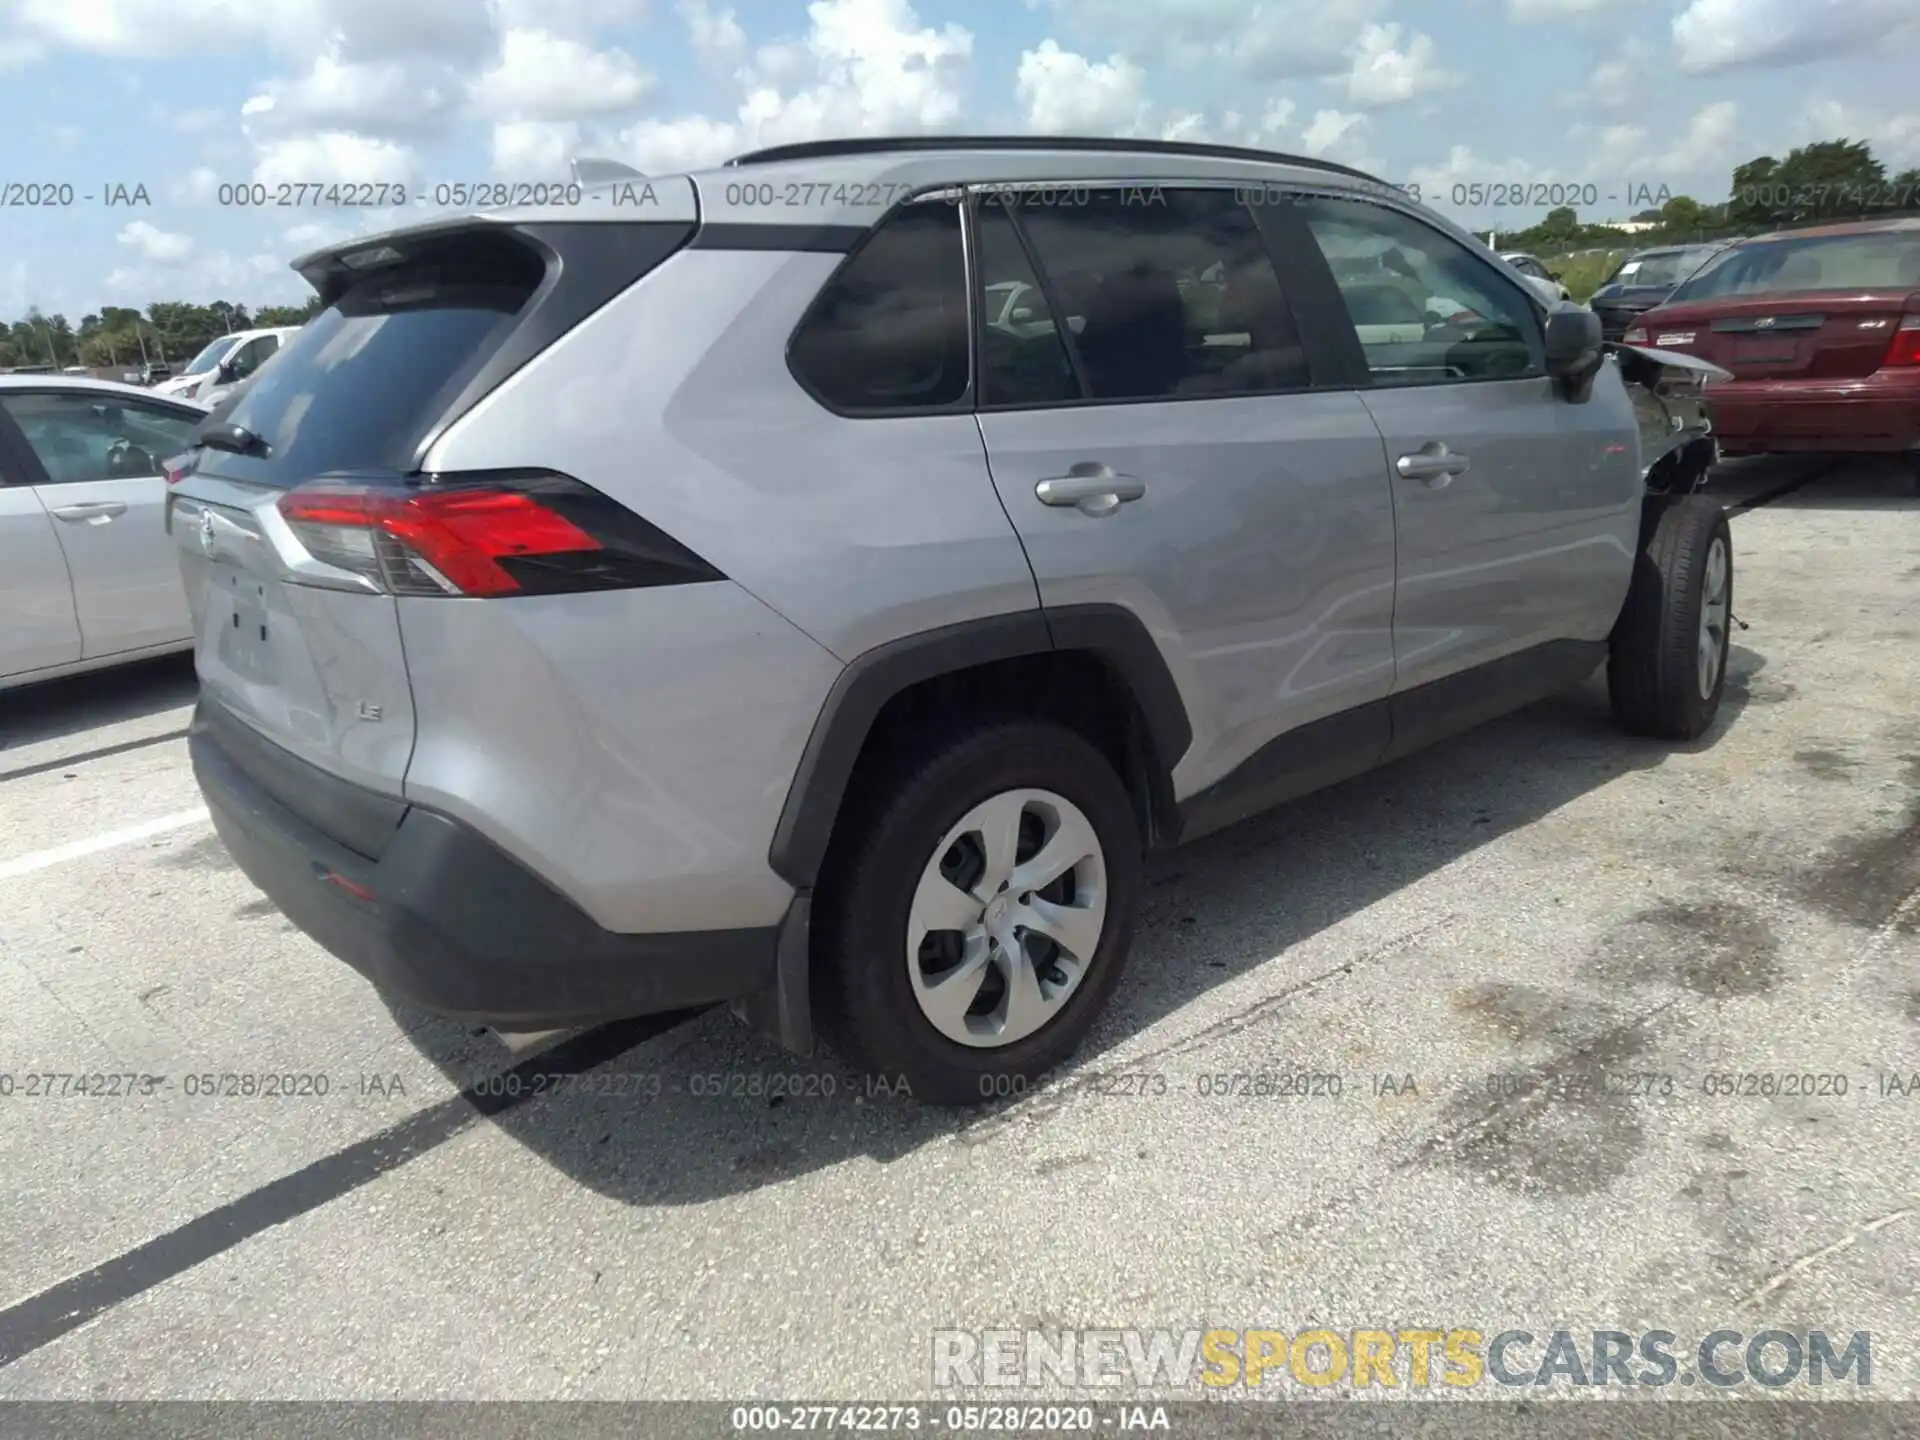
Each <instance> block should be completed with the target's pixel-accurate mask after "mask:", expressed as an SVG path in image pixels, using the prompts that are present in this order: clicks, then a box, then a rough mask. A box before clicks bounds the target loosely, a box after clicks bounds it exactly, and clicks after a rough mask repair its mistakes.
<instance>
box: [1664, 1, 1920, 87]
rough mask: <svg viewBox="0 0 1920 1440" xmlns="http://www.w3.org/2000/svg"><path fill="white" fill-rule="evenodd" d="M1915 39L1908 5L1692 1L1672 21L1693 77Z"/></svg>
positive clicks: (1918, 20) (1916, 10) (1912, 7)
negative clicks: (1694, 75)
mask: <svg viewBox="0 0 1920 1440" xmlns="http://www.w3.org/2000/svg"><path fill="white" fill-rule="evenodd" d="M1916 37H1920V5H1916V4H1915V3H1914V0H1692V3H1690V4H1689V5H1688V6H1687V8H1686V9H1685V10H1683V11H1682V12H1681V13H1680V14H1678V15H1676V16H1674V18H1673V43H1674V50H1675V53H1676V56H1677V58H1678V61H1679V64H1680V68H1681V69H1682V70H1684V71H1688V72H1690V73H1692V74H1706V73H1710V72H1713V71H1717V70H1733V69H1740V68H1746V67H1759V66H1790V65H1802V64H1806V63H1807V62H1809V61H1813V60H1826V59H1831V58H1832V57H1834V56H1836V55H1847V54H1852V53H1855V52H1859V51H1866V50H1872V49H1881V48H1884V47H1886V46H1888V45H1890V44H1893V43H1896V42H1899V43H1910V42H1911V41H1913V40H1914V39H1915V38H1916Z"/></svg>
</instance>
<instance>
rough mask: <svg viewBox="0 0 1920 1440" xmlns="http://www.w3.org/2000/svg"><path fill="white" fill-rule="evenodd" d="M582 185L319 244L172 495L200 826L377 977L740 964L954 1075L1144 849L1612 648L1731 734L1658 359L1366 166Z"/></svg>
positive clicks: (955, 155) (571, 992) (1722, 615)
mask: <svg viewBox="0 0 1920 1440" xmlns="http://www.w3.org/2000/svg"><path fill="white" fill-rule="evenodd" d="M592 177H593V181H594V183H593V184H592V185H590V186H588V187H587V189H586V191H585V193H584V195H583V198H582V203H581V204H579V205H577V206H568V207H563V208H549V209H534V210H514V211H502V212H496V213H488V214H482V215H472V216H460V217H456V218H451V219H445V220H438V221H434V222H432V223H428V224H423V225H419V226H416V227H413V228H409V229H405V230H399V231H395V232H393V233H391V234H387V235H384V236H377V237H371V238H368V237H361V238H357V239H354V240H351V241H347V242H343V243H342V244H340V245H338V246H336V247H334V248H331V249H328V250H325V251H322V252H319V253H316V254H313V255H310V256H307V257H305V258H304V259H302V260H300V261H298V262H297V263H296V268H297V269H298V270H299V271H300V273H301V274H302V275H304V276H305V277H306V278H307V279H308V280H309V281H310V282H311V283H312V284H313V286H314V287H315V288H316V289H317V290H318V292H319V294H320V296H321V298H322V300H323V302H324V307H325V308H324V309H322V310H321V312H320V313H319V315H318V316H317V317H316V318H315V319H314V320H312V321H311V322H310V323H309V324H307V325H306V326H305V327H304V328H303V329H302V330H301V331H300V332H299V334H298V335H297V336H295V337H294V338H293V339H292V340H291V341H290V342H289V344H288V345H287V346H286V347H285V348H284V349H283V350H282V352H281V354H280V356H279V357H278V358H277V359H276V361H275V363H274V364H273V365H272V366H270V367H267V368H265V369H263V370H262V371H261V372H260V374H259V376H258V377H257V379H256V380H255V382H254V383H253V384H252V385H251V386H250V387H249V388H248V389H247V391H246V392H245V393H244V394H243V395H241V396H239V397H238V398H237V400H236V401H235V402H233V403H231V404H230V405H229V406H227V407H223V408H222V410H221V411H219V412H217V413H216V414H215V415H214V416H212V417H210V418H209V420H208V421H207V422H206V424H205V426H204V427H203V430H202V432H201V434H200V436H199V439H200V441H201V445H200V448H199V449H198V451H197V452H196V458H195V460H194V461H193V463H192V464H191V465H189V466H187V467H185V468H184V473H182V474H180V475H179V476H178V478H176V479H175V482H174V483H173V485H172V487H171V494H170V508H169V524H170V529H171V531H172V534H173V535H174V537H175V541H176V544H177V547H178V550H179V552H180V555H181V559H182V565H183V568H184V571H185V575H186V579H187V582H188V588H189V592H190V599H191V603H192V607H193V611H194V616H195V622H196V627H197V663H198V670H199V674H200V678H201V683H202V689H201V700H200V703H199V708H198V712H197V714H196V717H195V720H194V723H193V728H192V736H191V749H192V755H193V761H194V766H195V769H196V773H197V775H198V778H199V783H200V785H201V787H202V789H203V790H204V792H205V795H206V799H207V803H208V805H209V806H210V807H211V810H212V814H213V818H214V823H215V825H216V826H217V828H218V831H219V834H220V836H221V838H222V840H223V841H224V842H225V844H226V846H227V848H228V849H229V850H230V851H231V853H232V855H233V857H234V859H235V860H236V862H237V863H238V864H239V866H240V867H241V869H242V870H243V871H244V872H245V873H246V874H247V875H248V876H249V877H250V878H251V880H252V881H253V882H254V883H255V884H256V885H258V886H259V887H260V889H261V890H263V891H264V892H266V894H267V895H268V896H270V897H271V898H272V900H273V901H274V902H275V903H277V904H278V905H279V907H280V908H281V910H282V911H283V912H284V913H285V914H286V915H287V916H288V917H289V918H290V919H291V920H292V921H293V922H294V923H295V924H297V925H298V926H299V927H301V928H302V929H303V930H305V931H306V932H307V933H308V934H309V935H311V936H313V937H314V938H315V939H316V940H317V941H319V943H320V944H321V945H322V946H324V947H325V948H327V949H328V950H330V951H332V952H333V953H334V954H335V955H337V956H339V957H340V958H342V959H344V960H345V961H346V962H347V963H349V964H351V965H352V966H354V967H355V968H356V969H357V970H359V971H360V972H361V973H362V974H364V975H365V976H366V977H367V978H368V979H369V980H371V981H372V983H373V984H374V985H376V986H378V987H380V988H381V989H382V990H384V991H386V992H388V993H390V994H391V995H393V996H395V997H397V998H398V999H401V1000H404V1001H407V1002H410V1003H412V1004H415V1005H418V1006H420V1007H424V1008H426V1009H429V1010H432V1011H436V1012H439V1013H443V1014H447V1015H451V1016H457V1017H462V1018H464V1019H468V1020H472V1021H476V1022H483V1023H487V1024H491V1025H494V1026H496V1027H499V1028H501V1029H503V1030H510V1031H511V1030H517V1031H527V1030H535V1029H547V1028H562V1027H572V1026H577V1025H583V1024H588V1023H593V1022H597V1021H602V1020H607V1019H613V1018H617V1017H623V1016H631V1015H637V1014H642V1013H648V1012H656V1011H665V1010H677V1009H680V1008H682V1007H690V1006H696V1005H706V1004H715V1003H721V1002H732V1003H733V1005H734V1007H735V1009H736V1012H737V1013H738V1014H740V1015H741V1016H742V1017H743V1018H745V1019H747V1020H748V1021H749V1022H751V1023H754V1024H756V1025H759V1026H761V1027H763V1028H764V1029H765V1030H767V1031H768V1032H770V1033H771V1034H772V1035H774V1036H775V1037H777V1038H778V1039H779V1040H780V1041H781V1042H783V1043H784V1044H786V1045H788V1046H789V1047H791V1048H793V1049H795V1050H797V1051H800V1052H802V1053H805V1052H808V1051H810V1050H811V1048H812V1046H813V1045H814V1043H815V1042H814V1036H815V1033H816V1027H817V1029H818V1031H819V1033H820V1034H821V1035H822V1036H823V1037H824V1038H825V1039H826V1040H827V1041H828V1042H829V1043H830V1044H832V1045H833V1046H834V1047H835V1048H836V1049H837V1050H839V1051H840V1052H841V1053H842V1054H844V1055H845V1056H846V1057H848V1058H849V1059H850V1060H852V1061H853V1062H855V1063H856V1064H858V1065H860V1066H864V1067H867V1068H869V1069H871V1070H874V1071H878V1072H881V1073H885V1074H888V1075H890V1076H898V1077H902V1078H904V1079H905V1081H906V1082H907V1083H908V1084H909V1085H910V1086H911V1089H912V1091H913V1093H914V1094H915V1095H916V1096H917V1097H919V1098H920V1099H922V1100H930V1101H933V1102H936V1103H963V1102H969V1101H977V1100H979V1099H980V1098H981V1097H982V1096H983V1095H984V1094H988V1093H992V1091H993V1090H994V1088H995V1082H997V1081H999V1080H1000V1079H1001V1077H1005V1076H1025V1075H1032V1074H1034V1073H1036V1072H1039V1071H1043V1070H1046V1069H1048V1068H1050V1067H1052V1066H1055V1065H1057V1064H1058V1063H1059V1062H1060V1061H1061V1060H1062V1059H1063V1058H1064V1057H1065V1056H1066V1055H1067V1054H1068V1053H1069V1052H1070V1051H1071V1050H1072V1049H1073V1047H1074V1046H1075V1044H1076V1042H1077V1041H1078V1040H1079V1039H1080V1037H1081V1036H1082V1035H1083V1034H1084V1033H1085V1031H1086V1030H1087V1028H1088V1026H1089V1024H1090V1023H1091V1022H1092V1020H1093V1018H1094V1016H1095V1015H1096V1014H1097V1013H1098V1012H1099V1010H1100V1008H1101V1007H1102V1005H1104V1004H1105V1003H1106V1002H1107V1000H1108V998H1109V997H1110V996H1111V995H1112V994H1113V991H1114V987H1115V985H1116V983H1117V982H1118V981H1119V978H1120V975H1121V967H1122V964H1123V962H1124V961H1125V959H1126V956H1127V950H1128V944H1129V938H1130V933H1131V930H1132V927H1133V923H1134V916H1135V911H1136V908H1137V905H1138V902H1139V898H1140V892H1141V886H1142V865H1143V854H1144V852H1145V851H1147V850H1148V849H1150V848H1154V847H1162V846H1168V845H1172V844H1175V843H1176V842H1182V841H1186V840H1190V839H1192V838H1193V837H1196V836H1199V835H1202V834H1205V833H1207V832H1208V831H1211V830H1215V829H1218V828H1219V827H1221V826H1225V825H1229V824H1232V823H1234V822H1236V821H1238V820H1241V819H1243V818H1245V817H1247V816H1250V815H1252V814H1254V813H1255V812H1257V811H1259V810H1262V809H1264V808H1266V807H1268V806H1271V805H1274V804H1276V803H1278V802H1280V801H1283V800H1286V799H1287V798H1289V797H1291V796H1296V795H1299V794H1301V793H1303V792H1305V791H1308V790H1311V789H1313V788H1315V787H1318V786H1323V785H1327V784H1330V783H1332V782H1335V781H1338V780H1340V779H1342V778H1343V777H1347V776H1352V775H1355V774H1357V773H1359V772H1361V771H1364V770H1366V769H1368V768H1370V767H1372V766H1376V765H1379V764H1381V763H1382V762H1384V761H1388V760H1391V759H1393V758H1395V757H1397V756H1400V755H1404V754H1406V753H1407V752H1409V751H1411V750H1413V749H1415V748H1417V747H1419V746H1423V745H1426V744H1428V743H1430V742H1432V741H1435V740H1437V739H1439V738H1441V737H1443V736H1446V735H1448V734H1450V733H1453V732H1455V731H1458V730H1461V729H1463V728H1465V727H1467V726H1470V725H1473V724H1475V723H1478V722H1481V721H1484V720H1487V719H1489V718H1491V717H1493V716H1496V715H1499V714H1501V713H1503V712H1506V711H1509V710H1512V709H1514V708H1515V707H1518V706H1521V705H1524V704H1527V703H1528V702H1530V701H1533V700H1536V699H1539V698H1541V697H1543V696H1545V695H1547V694H1549V693H1551V692H1553V691H1556V690H1559V689H1561V688H1563V687H1566V686H1570V685H1573V684H1576V683H1578V682H1581V681H1582V680H1584V679H1585V678H1587V677H1588V676H1589V675H1590V674H1591V673H1592V672H1593V671H1594V670H1595V669H1596V667H1597V666H1599V665H1601V664H1603V663H1604V664H1605V665H1606V666H1607V673H1608V677H1609V681H1610V684H1611V693H1612V698H1613V705H1614V708H1615V710H1616V712H1617V715H1618V718H1619V719H1620V721H1621V722H1622V723H1623V724H1624V725H1625V726H1627V727H1628V728H1629V729H1631V730H1633V731H1636V732H1640V733H1643V734H1646V735H1650V736H1656V737H1666V738H1668V739H1672V740H1691V739H1694V738H1696V737H1699V736H1700V735H1701V734H1702V733H1703V732H1704V731H1706V730H1707V728H1708V726H1709V725H1710V723H1711V722H1712V720H1713V718H1714V714H1715V710H1716V708H1717V706H1718V704H1719V701H1720V697H1721V691H1722V687H1723V685H1724V683H1725V674H1726V656H1727V626H1728V621H1729V618H1730V617H1729V606H1730V604H1731V600H1732V575H1733V568H1732V555H1731V541H1730V538H1729V532H1728V528H1727V522H1726V519H1725V516H1724V514H1723V512H1722V509H1721V507H1720V506H1719V505H1718V504H1716V503H1714V502H1713V501H1711V500H1709V499H1707V498H1705V497H1703V496H1701V495H1698V494H1696V493H1693V491H1694V490H1695V489H1696V487H1697V485H1698V483H1699V478H1700V475H1701V474H1702V473H1704V464H1698V463H1693V462H1692V461H1688V462H1687V463H1686V464H1679V463H1678V462H1676V461H1673V460H1672V458H1671V456H1670V455H1669V454H1668V451H1670V450H1671V451H1672V453H1673V454H1674V455H1679V454H1682V452H1684V453H1685V454H1687V455H1696V456H1697V454H1698V453H1699V452H1698V450H1697V446H1698V444H1700V443H1705V444H1707V446H1708V449H1709V450H1710V448H1711V446H1710V442H1705V441H1701V440H1700V437H1699V436H1698V435H1681V436H1679V437H1678V438H1677V439H1676V440H1675V442H1674V444H1677V445H1679V446H1680V448H1679V449H1677V450H1676V449H1674V448H1673V445H1669V443H1668V441H1667V440H1666V439H1662V438H1660V437H1661V436H1662V435H1663V433H1664V432H1662V431H1661V429H1660V427H1661V426H1663V425H1665V424H1666V423H1667V415H1668V413H1669V412H1668V410H1666V409H1663V408H1661V407H1660V406H1658V405H1655V406H1654V407H1653V408H1654V409H1657V410H1659V412H1660V413H1659V414H1658V415H1657V416H1656V417H1655V424H1654V425H1653V426H1652V427H1650V428H1651V430H1652V433H1653V435H1654V437H1655V441H1656V443H1657V444H1658V445H1659V447H1660V449H1661V456H1660V457H1659V458H1660V459H1661V460H1662V461H1663V465H1662V468H1661V480H1660V483H1658V484H1653V483H1651V482H1650V479H1649V475H1650V472H1651V470H1652V469H1653V468H1654V466H1653V460H1654V458H1655V457H1653V456H1650V455H1646V454H1644V453H1643V445H1642V423H1643V416H1642V413H1641V412H1637V411H1636V407H1635V402H1634V398H1633V397H1632V395H1631V394H1630V377H1623V374H1622V365H1623V363H1631V364H1636V365H1641V366H1643V367H1646V366H1651V367H1652V371H1658V370H1659V369H1660V365H1661V361H1660V359H1659V357H1657V356H1656V357H1652V358H1651V359H1649V358H1648V357H1646V356H1644V355H1639V356H1637V358H1636V357H1635V355H1634V354H1633V352H1627V353H1616V352H1615V351H1613V350H1610V349H1609V348H1608V347H1607V346H1605V345H1604V344H1603V343H1602V340H1601V335H1600V330H1599V323H1600V322H1599V320H1598V319H1597V318H1596V317H1595V316H1594V314H1593V312H1592V311H1590V310H1586V309H1584V308H1580V307H1571V306H1566V307H1563V306H1558V305H1554V304H1552V303H1551V302H1549V301H1547V300H1546V299H1545V298H1544V297H1543V296H1541V295H1540V294H1539V293H1538V292H1537V291H1535V290H1534V289H1533V288H1531V287H1530V286H1529V285H1528V284H1527V283H1526V282H1525V281H1524V279H1523V278H1522V277H1521V276H1519V275H1518V274H1516V273H1514V272H1513V271H1512V270H1511V269H1510V268H1509V267H1506V266H1505V265H1503V264H1502V263H1501V262H1500V261H1499V260H1498V258H1497V257H1495V256H1493V255H1491V254H1489V253H1488V252H1487V251H1486V250H1485V248H1484V247H1483V246H1480V245H1479V244H1478V243H1477V242H1475V240H1474V239H1473V237H1472V236H1471V235H1469V234H1467V233H1465V232H1464V231H1462V230H1460V229H1459V228H1458V227H1456V226H1454V225H1453V224H1451V223H1450V222H1448V221H1446V220H1444V219H1442V218H1440V217H1439V216H1437V215H1435V214H1433V213H1432V212H1430V211H1428V210H1426V209H1423V208H1422V207H1421V206H1419V205H1418V204H1417V203H1415V202H1413V201H1411V200H1409V199H1408V198H1407V197H1406V196H1405V195H1403V194H1401V193H1400V192H1398V191H1397V190H1395V189H1393V188H1392V187H1390V186H1387V185H1385V184H1383V183H1381V182H1379V181H1377V180H1374V179H1372V178H1370V177H1368V176H1366V175H1363V174H1360V173H1358V172H1356V171H1352V170H1348V169H1345V168H1343V167H1341V166H1337V165H1333V164H1329V163H1325V162H1321V161H1315V160H1306V159H1298V158H1292V157H1286V156H1278V155H1273V154H1269V153H1266V152H1257V151H1242V150H1234V149H1227V148H1221V147H1210V146H1199V145H1183V144H1174V143H1161V144H1154V143H1148V142H1138V141H1091V140H1059V139H1054V140H1044V139H1043V140H1034V139H1026V140H1013V139H990V138H989V139H966V138H947V139H937V140H926V139H920V140H861V141H846V142H824V143H819V144H811V145H801V146H790V147H786V148H783V149H779V150H771V151H761V152H757V153H755V154H752V155H746V156H742V157H741V158H740V159H738V160H736V161H733V162H730V163H729V164H727V165H725V166H723V167H719V168H717V169H714V170H712V171H707V172H702V173H697V174H691V175H681V176H673V177H657V176H656V177H642V176H639V175H638V174H635V173H631V172H628V173H624V174H623V173H621V172H620V171H619V169H618V167H609V166H607V165H605V164H604V163H602V164H599V165H597V166H596V167H595V168H594V170H593V172H592ZM1383 287H1388V288H1389V289H1390V297H1391V298H1392V299H1393V300H1394V304H1395V306H1396V307H1397V308H1396V309H1395V312H1394V313H1395V315H1396V316H1399V315H1400V314H1401V311H1402V310H1404V311H1405V315H1404V317H1402V318H1400V319H1396V320H1394V322H1393V323H1389V324H1380V323H1374V321H1373V319H1371V318H1369V317H1371V316H1372V315H1373V312H1374V311H1378V310H1380V309H1381V308H1382V307H1381V304H1380V303H1379V302H1380V296H1379V294H1377V293H1375V292H1379V291H1381V290H1382V289H1383ZM1007 296H1016V297H1020V298H1019V304H1018V306H1017V307H1014V308H1012V309H1011V310H1010V309H1009V307H1008V305H1007V304H1006V303H1005V298H1006V297H1007ZM1681 363H1682V364H1684V363H1685V362H1684V361H1682V362H1681ZM1650 373H1651V372H1650ZM1683 388H1684V387H1683ZM1673 413H1675V414H1678V413H1680V412H1679V411H1674V412H1673ZM1674 423H1675V424H1676V425H1678V424H1680V423H1681V422H1680V421H1679V420H1676V421H1675V422H1674ZM1682 442H1684V443H1682ZM1676 477H1679V480H1680V483H1675V482H1676Z"/></svg>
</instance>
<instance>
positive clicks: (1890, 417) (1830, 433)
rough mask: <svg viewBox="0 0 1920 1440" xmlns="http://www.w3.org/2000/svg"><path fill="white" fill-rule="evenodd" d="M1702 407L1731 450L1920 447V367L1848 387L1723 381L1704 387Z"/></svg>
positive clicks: (1846, 451)
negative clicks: (1704, 403) (1710, 416)
mask: <svg viewBox="0 0 1920 1440" xmlns="http://www.w3.org/2000/svg"><path fill="white" fill-rule="evenodd" d="M1707 408H1708V411H1709V413H1710V414H1711V415H1712V417H1713V432H1714V434H1715V436H1717V437H1718V439H1719V441H1720V444H1721V447H1722V448H1723V449H1725V450H1727V451H1729V452H1735V453H1738V452H1742V451H1763V450H1764V451H1789V450H1807V451H1830V452H1833V453H1836V454H1853V453H1859V454H1886V453H1890V452H1898V451H1903V450H1914V449H1920V367H1916V368H1914V369H1912V370H1905V369H1900V370H1885V371H1880V372H1878V373H1876V374H1874V375H1871V376H1868V377H1865V378H1863V379H1860V380H1847V381H1827V382H1813V381H1804V380H1734V381H1726V382H1722V383H1720V384H1717V385H1712V386H1709V387H1708V390H1707Z"/></svg>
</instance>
